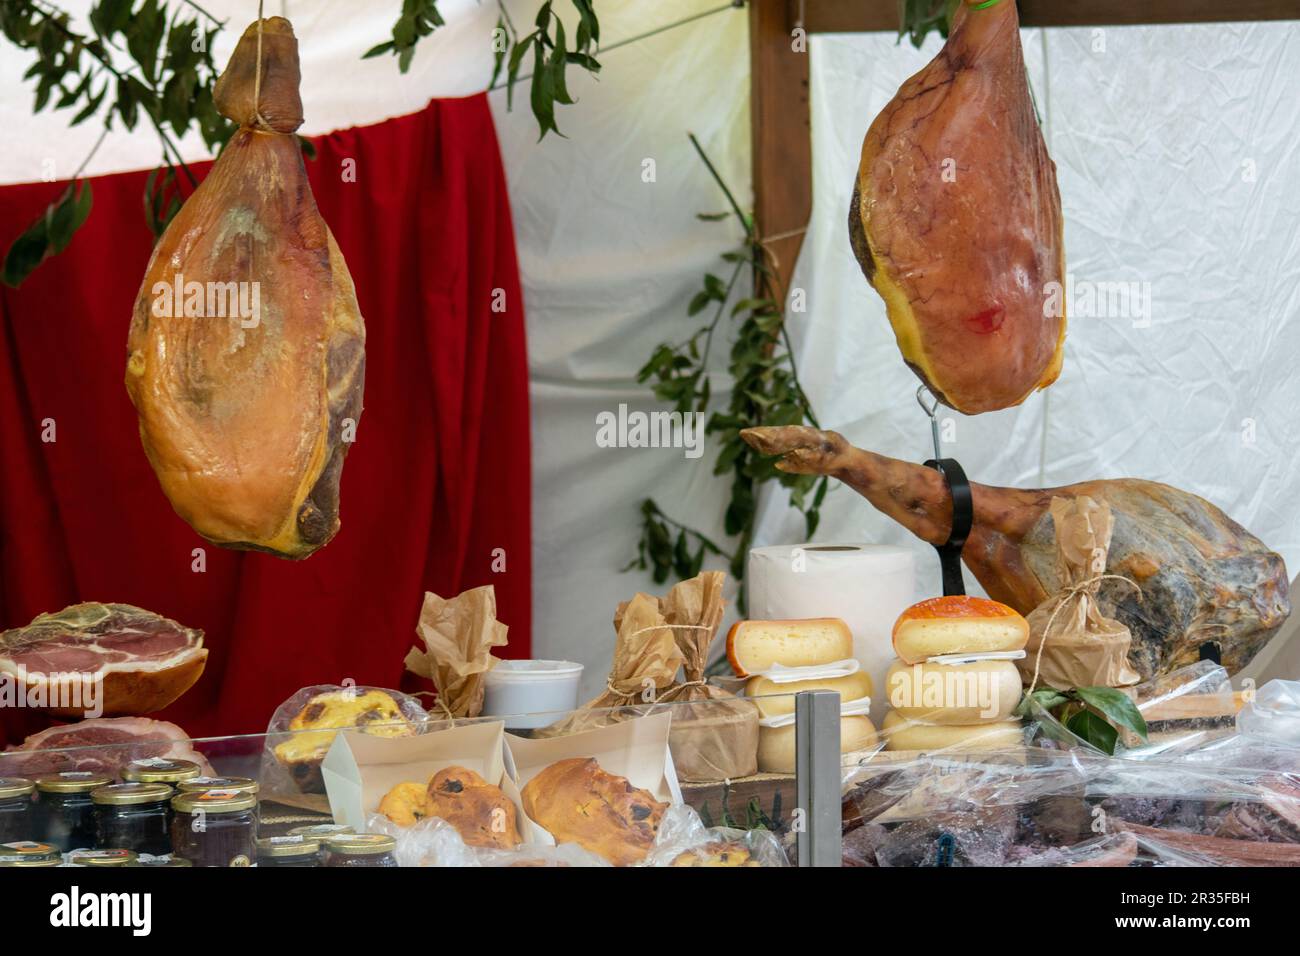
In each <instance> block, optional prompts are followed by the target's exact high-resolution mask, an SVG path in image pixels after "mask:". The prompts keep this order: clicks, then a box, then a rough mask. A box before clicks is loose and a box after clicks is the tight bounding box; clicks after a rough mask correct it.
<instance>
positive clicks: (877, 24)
mask: <svg viewBox="0 0 1300 956" xmlns="http://www.w3.org/2000/svg"><path fill="white" fill-rule="evenodd" d="M1004 2H1010V0H1004ZM1019 7H1020V25H1021V26H1024V27H1088V26H1137V25H1140V24H1170V23H1224V22H1231V21H1248V20H1300V3H1298V2H1297V0H1237V2H1234V3H1223V2H1221V0H1140V2H1134V0H1020V3H1019ZM804 24H805V26H806V27H807V29H808V32H809V33H871V32H876V31H881V30H891V31H894V32H897V31H898V3H897V2H896V0H805V5H804Z"/></svg>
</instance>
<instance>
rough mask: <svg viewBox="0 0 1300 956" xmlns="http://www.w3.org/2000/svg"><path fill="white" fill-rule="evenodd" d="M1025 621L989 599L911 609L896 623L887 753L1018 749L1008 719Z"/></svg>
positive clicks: (1016, 727)
mask: <svg viewBox="0 0 1300 956" xmlns="http://www.w3.org/2000/svg"><path fill="white" fill-rule="evenodd" d="M1028 640H1029V624H1028V622H1027V621H1025V619H1024V618H1023V617H1021V616H1020V615H1019V614H1018V613H1016V611H1014V610H1013V609H1011V608H1009V607H1007V606H1006V605H1005V604H1000V603H998V602H997V601H990V600H988V599H986V598H977V597H967V596H965V595H955V596H950V597H940V598H931V599H929V600H927V601H921V602H919V603H918V604H913V605H912V606H911V607H910V608H908V609H907V610H906V611H904V612H903V613H902V615H900V616H899V618H898V621H897V623H895V624H894V653H896V654H897V655H898V660H896V661H895V662H894V664H893V666H892V667H890V669H889V673H888V674H887V675H886V677H885V694H886V697H887V698H888V701H889V705H890V707H891V708H892V709H891V710H890V711H889V713H888V714H886V715H885V720H884V722H883V724H882V725H881V730H882V731H883V733H884V735H885V748H886V749H887V750H1007V749H1014V748H1016V747H1020V746H1021V745H1022V744H1023V736H1022V732H1021V727H1020V722H1019V721H1018V720H1017V719H1015V718H1014V717H1013V712H1014V711H1015V709H1016V705H1017V704H1018V703H1019V702H1020V671H1019V670H1017V668H1016V665H1015V660H1016V659H1018V658H1021V657H1023V656H1024V647H1025V644H1026V642H1028Z"/></svg>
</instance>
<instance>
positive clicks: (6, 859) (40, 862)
mask: <svg viewBox="0 0 1300 956" xmlns="http://www.w3.org/2000/svg"><path fill="white" fill-rule="evenodd" d="M62 862H63V854H61V853H60V852H59V848H58V847H57V846H54V845H53V844H52V843H37V842H35V841H33V840H13V841H11V842H9V843H0V864H4V865H5V866H58V865H59V864H60V863H62Z"/></svg>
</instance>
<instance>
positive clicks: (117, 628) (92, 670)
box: [0, 603, 208, 717]
mask: <svg viewBox="0 0 1300 956" xmlns="http://www.w3.org/2000/svg"><path fill="white" fill-rule="evenodd" d="M207 656H208V652H207V650H206V649H205V648H204V647H203V632H202V631H199V630H195V629H193V628H187V627H183V626H182V625H180V624H178V623H176V622H175V621H173V620H170V619H168V618H165V617H161V616H160V615H157V614H154V613H152V612H151V611H145V610H142V609H141V608H138V607H133V606H131V605H129V604H97V603H89V604H74V605H72V606H71V607H68V608H65V609H64V610H62V611H60V612H58V613H57V614H42V615H40V616H38V617H37V618H36V619H35V620H34V621H32V623H31V624H29V625H27V626H26V627H20V628H14V629H13V630H9V631H5V632H4V633H3V634H0V674H4V675H7V676H8V678H9V679H11V680H13V681H15V682H16V683H17V685H18V689H19V691H20V692H21V693H22V695H23V702H24V703H25V704H26V705H28V706H38V707H40V708H42V709H44V710H47V711H49V712H50V713H53V714H55V715H57V716H62V717H83V716H87V715H89V716H94V717H98V716H103V715H109V716H114V715H123V714H147V713H152V712H154V711H158V710H162V709H163V708H164V707H166V706H167V705H168V704H170V703H172V701H174V700H176V699H177V698H178V697H180V695H181V694H183V693H184V692H185V691H187V690H188V689H189V688H190V687H191V686H192V685H193V684H194V682H195V681H196V680H198V678H199V675H200V674H202V673H203V667H204V665H205V664H206V662H207Z"/></svg>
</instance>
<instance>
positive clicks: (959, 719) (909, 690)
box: [885, 661, 1021, 724]
mask: <svg viewBox="0 0 1300 956" xmlns="http://www.w3.org/2000/svg"><path fill="white" fill-rule="evenodd" d="M1020 690H1021V685H1020V671H1019V669H1018V668H1017V667H1016V665H1015V664H1014V663H1013V662H1012V661H972V662H971V663H969V664H907V663H904V662H903V661H895V662H894V664H893V666H892V667H890V668H889V672H888V673H887V674H886V675H885V700H886V701H887V702H888V703H889V706H890V707H892V708H893V709H894V711H895V712H896V713H897V714H898V716H899V717H902V718H905V719H907V720H920V721H924V722H926V723H931V724H978V723H987V722H989V721H993V720H1006V719H1007V718H1008V717H1010V716H1011V713H1012V711H1014V710H1015V709H1016V705H1017V704H1019V703H1020Z"/></svg>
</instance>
